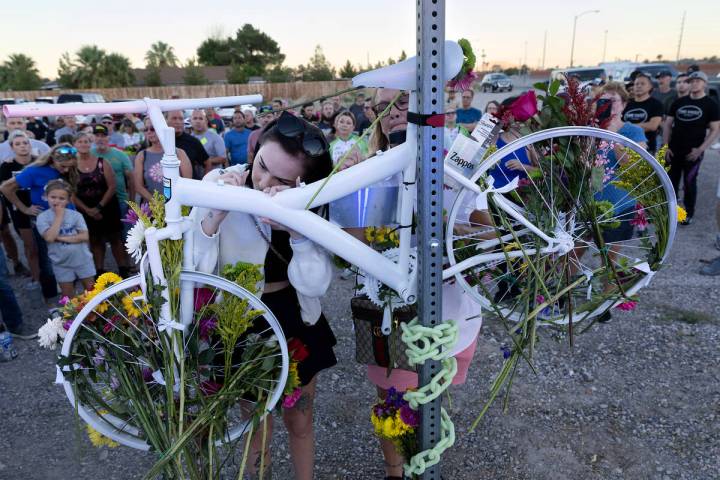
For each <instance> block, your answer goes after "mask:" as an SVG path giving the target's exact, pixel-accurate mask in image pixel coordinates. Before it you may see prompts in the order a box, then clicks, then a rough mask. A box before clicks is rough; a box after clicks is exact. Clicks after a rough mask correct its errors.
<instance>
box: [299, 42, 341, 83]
mask: <svg viewBox="0 0 720 480" xmlns="http://www.w3.org/2000/svg"><path fill="white" fill-rule="evenodd" d="M334 78H335V69H334V68H333V66H332V65H330V62H329V61H328V59H327V58H325V54H324V53H323V50H322V47H321V46H320V45H317V46H316V47H315V52H314V53H313V56H312V57H310V61H309V62H308V64H307V65H306V66H305V68H304V71H303V80H305V81H316V82H317V81H324V80H332V79H334Z"/></svg>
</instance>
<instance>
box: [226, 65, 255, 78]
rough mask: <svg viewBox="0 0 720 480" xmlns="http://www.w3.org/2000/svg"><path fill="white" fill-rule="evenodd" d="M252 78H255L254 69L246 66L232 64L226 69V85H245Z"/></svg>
mask: <svg viewBox="0 0 720 480" xmlns="http://www.w3.org/2000/svg"><path fill="white" fill-rule="evenodd" d="M252 76H255V69H254V68H252V67H250V66H248V65H240V64H237V63H234V64H232V65H230V67H229V68H228V69H227V81H228V83H247V82H248V80H249V79H250V77H252Z"/></svg>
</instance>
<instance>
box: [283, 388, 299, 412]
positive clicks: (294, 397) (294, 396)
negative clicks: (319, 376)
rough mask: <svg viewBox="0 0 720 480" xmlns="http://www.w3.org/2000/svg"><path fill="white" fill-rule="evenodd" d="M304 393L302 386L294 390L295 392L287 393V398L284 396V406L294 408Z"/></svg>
mask: <svg viewBox="0 0 720 480" xmlns="http://www.w3.org/2000/svg"><path fill="white" fill-rule="evenodd" d="M301 395H302V389H301V388H300V387H298V388H296V389H295V390H293V392H292V393H291V394H290V395H285V398H283V402H282V406H283V408H292V407H294V406H295V404H296V403H297V401H298V400H300V396H301Z"/></svg>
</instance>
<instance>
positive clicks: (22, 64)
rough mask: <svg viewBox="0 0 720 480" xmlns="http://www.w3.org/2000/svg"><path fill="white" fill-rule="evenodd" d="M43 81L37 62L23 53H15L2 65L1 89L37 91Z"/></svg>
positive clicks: (0, 66) (0, 69)
mask: <svg viewBox="0 0 720 480" xmlns="http://www.w3.org/2000/svg"><path fill="white" fill-rule="evenodd" d="M41 85H42V79H41V78H40V74H39V73H38V69H37V67H36V66H35V60H33V59H32V58H30V57H28V56H27V55H24V54H22V53H13V54H11V55H9V56H8V58H7V60H5V62H3V64H2V65H0V89H2V90H37V89H38V88H40V86H41Z"/></svg>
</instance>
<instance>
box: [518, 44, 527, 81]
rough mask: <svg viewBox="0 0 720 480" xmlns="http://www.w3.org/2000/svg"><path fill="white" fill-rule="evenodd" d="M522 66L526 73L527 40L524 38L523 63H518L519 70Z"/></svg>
mask: <svg viewBox="0 0 720 480" xmlns="http://www.w3.org/2000/svg"><path fill="white" fill-rule="evenodd" d="M523 66H524V67H525V70H526V73H527V70H528V68H527V66H528V64H527V40H525V51H524V53H523V64H522V65H520V69H521V70H522V68H523Z"/></svg>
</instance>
